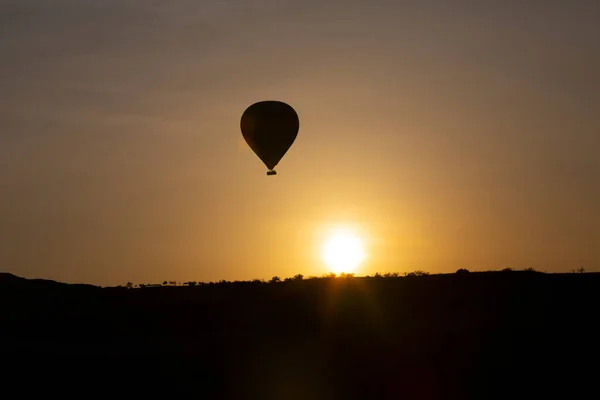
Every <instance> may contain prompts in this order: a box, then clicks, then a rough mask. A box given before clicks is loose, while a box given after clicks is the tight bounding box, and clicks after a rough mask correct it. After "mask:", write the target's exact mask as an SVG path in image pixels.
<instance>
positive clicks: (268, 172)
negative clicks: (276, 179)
mask: <svg viewBox="0 0 600 400" xmlns="http://www.w3.org/2000/svg"><path fill="white" fill-rule="evenodd" d="M267 175H277V171H273V170H271V171H267Z"/></svg>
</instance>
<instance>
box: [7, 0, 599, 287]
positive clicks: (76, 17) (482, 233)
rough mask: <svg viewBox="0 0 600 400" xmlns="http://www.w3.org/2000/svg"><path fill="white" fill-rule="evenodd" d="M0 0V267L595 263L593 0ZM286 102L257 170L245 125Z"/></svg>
mask: <svg viewBox="0 0 600 400" xmlns="http://www.w3.org/2000/svg"><path fill="white" fill-rule="evenodd" d="M449 3H450V2H446V1H442V0H439V1H434V0H423V1H419V2H402V1H399V2H398V1H394V2H392V1H373V2H358V1H341V0H338V1H302V2H292V1H280V0H278V1H276V0H263V1H242V0H230V1H220V2H192V1H173V2H149V1H135V0H130V1H122V0H120V1H117V0H105V1H103V2H96V1H84V0H80V1H79V0H78V1H71V0H55V1H52V2H48V1H42V0H19V1H5V2H3V3H2V6H0V7H2V8H1V12H0V36H1V37H2V38H3V39H2V40H1V41H0V270H2V271H6V272H12V273H14V274H17V275H21V276H26V277H43V278H49V279H56V280H61V281H66V282H87V283H94V284H100V285H113V284H122V283H124V282H127V281H133V282H136V283H149V282H158V281H161V282H162V281H163V280H165V279H166V280H180V281H185V280H204V281H209V280H219V279H230V280H235V279H251V278H270V277H271V276H273V275H279V276H282V277H284V276H291V275H293V274H296V273H303V274H305V275H311V274H314V275H320V274H322V273H325V272H327V268H326V267H325V266H323V265H322V263H321V262H320V260H319V259H318V257H317V256H318V251H319V248H318V246H319V244H320V239H319V238H320V237H321V236H320V235H321V233H322V230H323V229H325V228H326V227H328V226H336V225H337V224H349V225H350V226H354V227H360V228H359V229H360V230H361V232H363V234H364V236H365V238H367V239H368V240H367V247H368V252H369V258H368V260H367V262H366V263H365V264H364V265H363V266H362V268H361V269H360V270H359V271H358V274H359V275H362V274H369V273H373V272H375V271H380V272H385V271H399V272H403V271H412V270H417V269H420V270H426V271H429V272H432V273H434V272H451V271H455V270H456V269H458V268H469V269H471V270H478V269H490V268H498V269H499V268H504V267H507V266H512V267H514V268H525V267H529V266H532V267H535V268H537V269H540V270H547V271H549V272H550V271H570V270H572V269H575V268H579V267H581V266H583V267H585V268H586V269H587V270H590V271H591V270H596V271H598V270H600V250H599V249H598V243H600V215H599V213H598V204H600V157H598V148H600V135H599V134H598V118H597V116H598V115H599V113H600V78H599V77H598V71H600V54H599V52H598V44H597V38H598V37H600V27H599V25H598V24H597V21H598V20H599V19H600V6H599V5H598V4H597V2H592V1H583V0H572V1H569V2H566V1H554V0H548V1H545V2H539V1H521V2H510V4H508V3H504V2H492V1H489V2H488V1H462V2H458V3H456V2H452V4H449ZM265 99H276V100H282V101H285V102H288V103H289V104H291V105H292V106H293V107H294V108H295V109H296V111H297V112H298V114H299V117H300V132H299V135H298V139H297V140H296V142H295V144H294V145H293V147H292V148H291V150H290V151H289V152H288V154H287V155H286V156H285V157H284V159H283V160H282V161H281V163H280V164H279V166H278V167H277V171H278V175H277V176H274V177H267V176H266V175H265V172H266V168H265V167H264V165H263V164H262V163H261V162H260V160H259V159H258V158H257V157H256V156H255V155H254V154H253V153H252V152H251V151H250V150H249V148H248V147H247V146H246V145H245V143H244V142H243V140H242V137H241V133H240V131H239V121H240V117H241V114H242V112H243V111H244V109H245V108H246V107H247V106H249V105H250V104H252V103H253V102H256V101H260V100H265Z"/></svg>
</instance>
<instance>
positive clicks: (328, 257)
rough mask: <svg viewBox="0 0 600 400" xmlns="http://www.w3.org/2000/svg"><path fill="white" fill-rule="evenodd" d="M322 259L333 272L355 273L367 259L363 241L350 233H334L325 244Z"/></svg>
mask: <svg viewBox="0 0 600 400" xmlns="http://www.w3.org/2000/svg"><path fill="white" fill-rule="evenodd" d="M321 258H322V260H323V262H324V263H325V264H327V266H328V267H329V268H330V271H331V272H335V273H336V274H339V273H342V272H345V273H353V272H355V271H356V268H357V267H358V266H359V265H360V264H361V263H362V262H363V261H364V260H365V258H366V253H365V249H364V243H363V240H362V239H361V238H359V237H358V236H356V235H355V234H353V233H352V232H350V231H346V230H337V231H334V232H332V233H331V234H330V235H328V236H327V238H326V239H325V241H324V242H323V246H322V248H321Z"/></svg>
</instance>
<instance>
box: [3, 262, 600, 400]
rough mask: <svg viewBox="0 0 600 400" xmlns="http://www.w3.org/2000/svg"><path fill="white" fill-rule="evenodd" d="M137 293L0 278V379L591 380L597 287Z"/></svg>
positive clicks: (244, 392)
mask: <svg viewBox="0 0 600 400" xmlns="http://www.w3.org/2000/svg"><path fill="white" fill-rule="evenodd" d="M135 286H138V285H133V284H132V283H129V284H128V285H125V286H124V287H108V288H101V287H96V286H92V285H69V284H64V283H59V282H53V281H46V280H28V279H23V278H19V277H16V276H14V275H11V274H0V327H1V329H0V340H1V343H2V347H1V348H2V350H1V352H0V357H1V358H2V360H3V362H4V365H5V366H7V365H12V367H11V368H9V369H10V370H11V371H12V375H13V376H14V377H21V378H22V377H23V376H26V377H27V379H28V380H29V381H30V382H35V381H37V380H41V379H47V380H49V381H51V382H55V383H56V382H57V380H59V379H62V380H63V381H64V380H66V381H67V382H69V383H68V384H67V385H65V386H64V387H63V389H60V390H61V393H62V391H64V390H67V389H65V388H69V390H73V391H75V392H76V393H79V394H80V395H81V392H80V389H77V388H79V387H84V388H86V389H81V390H84V391H86V392H90V391H92V392H94V391H98V390H108V391H109V392H111V393H113V394H114V393H115V392H114V391H115V390H116V391H118V392H120V393H123V392H124V391H125V390H131V391H132V392H133V393H137V394H138V395H139V394H141V393H143V392H145V391H148V392H153V391H157V390H166V391H167V392H170V393H171V394H173V393H175V392H187V393H192V394H194V396H196V397H199V398H232V399H354V398H364V399H379V398H382V399H402V398H407V399H447V398H457V399H466V398H474V399H488V398H506V397H507V396H508V397H510V398H540V397H543V396H544V394H547V393H552V392H555V391H556V390H558V387H559V386H560V387H563V388H567V389H568V390H569V391H570V392H569V396H568V397H569V398H589V395H583V394H582V395H581V396H580V395H579V393H580V392H581V393H584V392H585V389H586V388H587V386H586V385H587V384H588V383H590V382H592V381H588V380H587V378H586V374H587V373H593V374H595V373H596V372H597V370H598V366H597V365H598V358H597V356H598V345H597V342H598V338H600V325H599V324H598V310H599V307H598V306H599V305H600V292H599V289H600V274H596V273H569V274H546V273H540V272H535V271H532V270H529V271H511V270H505V271H498V272H469V271H467V270H464V269H461V270H458V271H457V272H456V273H454V274H440V275H428V274H426V273H423V272H416V273H412V274H406V275H404V276H401V275H399V274H386V275H380V274H376V275H375V276H371V277H354V276H351V275H347V276H343V277H333V276H325V277H320V278H305V277H303V276H302V275H297V276H295V277H292V278H287V279H279V278H278V277H274V278H273V279H271V280H270V281H269V282H265V281H261V280H255V281H250V282H226V281H221V282H214V283H198V282H187V283H186V284H185V285H181V286H177V284H176V283H175V282H168V281H165V282H164V284H159V285H141V286H142V287H139V286H138V287H135ZM71 356H77V357H71ZM74 360H76V361H74ZM25 361H26V362H27V365H28V366H27V368H26V370H24V369H21V368H20V367H17V365H20V364H19V363H23V362H25ZM11 363H12V364H11ZM4 376H5V378H6V382H8V378H7V377H8V375H6V374H5V375H4ZM60 377H62V378H60ZM46 388H47V387H46ZM108 388H111V389H110V390H109V389H108ZM90 393H91V392H90Z"/></svg>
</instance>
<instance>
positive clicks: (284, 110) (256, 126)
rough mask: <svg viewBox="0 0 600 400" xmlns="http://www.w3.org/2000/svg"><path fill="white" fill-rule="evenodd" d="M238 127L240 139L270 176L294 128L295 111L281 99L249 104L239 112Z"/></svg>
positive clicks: (297, 123) (293, 136)
mask: <svg viewBox="0 0 600 400" xmlns="http://www.w3.org/2000/svg"><path fill="white" fill-rule="evenodd" d="M240 128H241V130H242V135H243V136H244V140H245V141H246V143H248V146H250V148H251V149H252V151H254V153H255V154H256V155H257V156H258V158H260V159H261V161H262V162H263V163H264V164H265V165H266V166H267V168H269V170H270V171H269V172H267V174H268V175H274V174H275V171H273V168H275V166H276V165H277V164H278V163H279V161H281V159H282V158H283V156H284V155H285V153H287V151H288V150H289V149H290V147H291V146H292V144H293V143H294V140H296V136H298V130H299V129H300V121H299V119H298V114H297V113H296V111H295V110H294V109H293V108H292V106H290V105H289V104H286V103H284V102H281V101H275V100H266V101H259V102H258V103H254V104H252V105H251V106H250V107H248V108H247V109H246V111H244V113H243V114H242V119H241V121H240Z"/></svg>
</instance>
